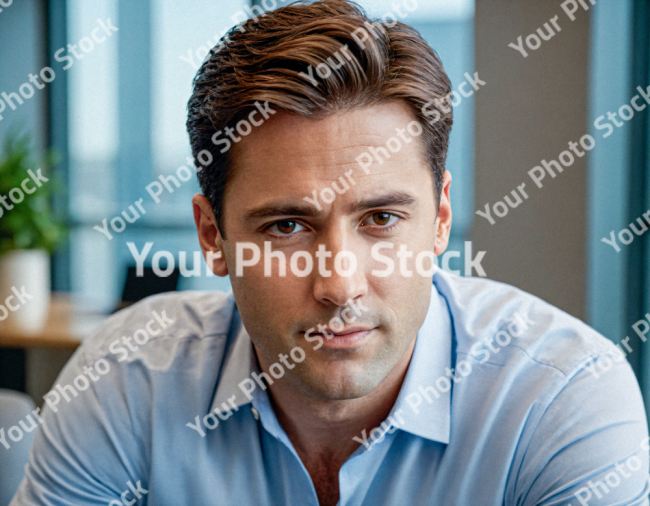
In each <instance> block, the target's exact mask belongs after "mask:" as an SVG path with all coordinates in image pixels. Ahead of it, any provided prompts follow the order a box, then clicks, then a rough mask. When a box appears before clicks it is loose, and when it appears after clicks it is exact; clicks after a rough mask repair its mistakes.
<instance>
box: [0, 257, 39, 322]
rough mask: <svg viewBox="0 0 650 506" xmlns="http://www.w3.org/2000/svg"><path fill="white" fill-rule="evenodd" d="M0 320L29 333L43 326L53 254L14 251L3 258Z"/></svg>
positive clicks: (0, 274) (0, 268)
mask: <svg viewBox="0 0 650 506" xmlns="http://www.w3.org/2000/svg"><path fill="white" fill-rule="evenodd" d="M0 306H1V307H0V320H1V321H0V323H4V324H7V325H10V326H13V327H17V328H18V329H20V330H21V331H23V332H26V333H36V332H39V331H40V330H42V329H43V327H44V326H45V322H46V320H47V316H48V311H49V308H50V256H49V254H48V253H47V251H45V250H38V249H35V250H14V251H10V252H9V253H6V254H5V255H3V256H2V257H0Z"/></svg>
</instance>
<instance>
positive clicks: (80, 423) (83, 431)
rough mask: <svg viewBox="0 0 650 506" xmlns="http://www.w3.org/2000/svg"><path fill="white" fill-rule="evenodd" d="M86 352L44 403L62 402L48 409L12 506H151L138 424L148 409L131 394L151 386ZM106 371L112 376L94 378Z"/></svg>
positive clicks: (75, 357)
mask: <svg viewBox="0 0 650 506" xmlns="http://www.w3.org/2000/svg"><path fill="white" fill-rule="evenodd" d="M83 348H84V347H83V346H82V347H81V348H80V349H79V350H78V351H77V352H76V353H75V355H73V357H72V359H71V360H70V361H69V362H68V364H67V365H66V367H65V368H64V370H63V372H62V373H61V374H60V376H59V378H58V379H57V381H56V383H55V385H54V387H53V388H52V390H51V392H53V393H50V394H48V395H47V396H46V397H48V396H49V399H50V400H51V401H52V403H53V404H54V403H55V399H56V398H57V396H58V398H59V400H58V402H57V403H56V404H54V406H53V407H52V406H49V405H48V404H47V403H46V404H44V409H43V412H42V414H41V416H42V419H43V423H42V424H41V425H40V426H39V427H38V429H37V431H36V433H35V436H34V443H33V446H32V449H31V453H30V460H29V464H28V465H27V468H26V476H25V478H24V479H23V481H22V483H21V485H20V487H19V489H18V491H17V493H16V495H15V497H14V499H13V501H12V502H11V503H10V506H32V505H34V506H36V505H39V506H45V505H46V506H63V505H66V506H68V505H75V506H79V505H99V504H102V505H106V504H113V505H114V504H122V503H121V502H120V501H121V498H123V499H124V504H133V505H135V504H138V505H141V504H146V499H147V498H146V495H145V494H143V493H141V492H140V490H146V485H145V480H146V476H145V474H144V473H145V472H146V469H147V466H146V463H145V461H144V460H145V457H144V456H145V455H147V454H149V453H148V449H147V448H146V446H147V444H148V443H147V440H146V439H145V438H143V437H142V434H141V433H140V431H139V430H138V427H141V426H142V425H141V424H140V423H139V421H138V417H139V416H143V413H146V412H147V406H146V405H143V404H146V401H145V400H144V399H142V397H144V396H143V395H142V394H140V398H138V397H137V390H138V389H136V388H134V387H133V385H134V384H140V385H142V384H145V383H146V381H142V379H143V378H142V376H141V375H142V374H146V373H144V372H142V371H140V373H139V374H138V373H137V372H136V373H135V374H138V375H139V376H140V377H139V378H129V377H128V376H127V375H126V369H121V368H120V364H119V363H117V361H116V360H114V359H112V358H110V356H106V357H104V358H99V359H97V357H95V358H94V359H89V358H88V357H87V356H86V354H85V353H84V351H83ZM100 361H103V362H100ZM107 365H108V367H109V370H108V372H105V373H104V374H100V373H99V372H97V371H98V370H100V371H106V367H107ZM89 368H92V369H91V372H90V373H89V372H88V371H89ZM83 378H85V379H83ZM93 378H95V379H93ZM138 380H139V381H138ZM86 384H87V386H86ZM68 385H70V388H69V387H68ZM130 385H131V388H129V386H130ZM55 394H56V395H55ZM138 481H140V485H141V489H140V490H139V489H138V487H137V485H138ZM129 484H131V486H129ZM125 492H126V493H125ZM134 492H137V493H138V495H140V496H141V497H140V498H138V497H136V496H135V493H134ZM122 494H124V495H122ZM111 501H115V502H111ZM131 501H133V502H131Z"/></svg>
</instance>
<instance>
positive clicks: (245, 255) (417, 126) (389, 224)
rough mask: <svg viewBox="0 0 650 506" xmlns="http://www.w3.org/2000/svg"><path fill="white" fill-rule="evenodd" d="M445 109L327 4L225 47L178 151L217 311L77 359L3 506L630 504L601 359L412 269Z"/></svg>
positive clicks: (499, 298)
mask: <svg viewBox="0 0 650 506" xmlns="http://www.w3.org/2000/svg"><path fill="white" fill-rule="evenodd" d="M449 93H450V83H449V80H448V78H447V76H446V75H445V73H444V70H443V67H442V65H441V63H440V61H439V60H438V57H437V55H436V54H435V53H434V52H433V50H431V49H430V48H429V47H428V46H427V44H426V43H425V42H424V41H423V40H422V38H421V37H420V36H419V35H418V34H417V33H416V32H415V31H414V30H412V29H410V28H409V27H407V26H405V25H403V24H399V23H392V26H391V25H390V24H389V25H380V24H378V23H376V24H372V23H371V22H369V20H367V19H366V18H365V17H364V15H363V13H362V12H361V11H360V10H358V9H357V8H356V7H355V6H354V5H353V4H349V3H346V2H344V1H341V0H325V1H323V2H317V3H315V4H313V5H292V6H288V7H285V8H282V9H279V10H277V11H274V12H272V13H269V14H268V15H266V16H263V17H260V18H259V19H257V20H250V21H248V22H247V23H245V24H244V25H243V26H241V27H239V28H238V29H237V30H234V31H232V32H231V33H230V34H229V37H228V38H227V39H226V41H225V43H224V44H223V45H222V46H220V47H218V48H216V49H215V50H213V52H212V53H211V55H210V56H209V57H208V59H207V60H206V62H205V63H204V64H203V66H202V67H201V69H200V70H199V73H198V74H197V77H196V80H195V83H194V93H193V95H192V98H191V99H190V102H189V119H188V130H189V134H190V139H191V144H192V149H193V153H194V156H195V159H196V162H197V166H198V167H199V169H197V170H198V173H199V178H200V182H201V185H202V189H203V195H196V196H195V197H194V199H193V204H194V217H195V221H196V226H197V230H198V236H199V241H200V244H201V248H202V250H203V252H204V255H205V257H206V260H207V261H208V263H209V264H211V265H212V269H213V271H214V272H215V273H216V274H218V275H220V276H225V275H230V279H231V283H232V288H233V293H232V295H224V294H220V293H216V292H215V293H199V292H185V293H178V294H168V295H161V296H157V297H153V298H149V299H146V300H145V301H143V302H141V303H139V304H136V305H135V306H133V307H131V308H129V309H127V310H125V311H122V312H120V313H118V314H117V315H115V316H114V317H112V318H110V319H109V320H108V321H107V322H106V323H105V324H104V325H103V327H102V328H101V329H100V330H99V331H97V332H96V334H95V335H94V336H93V337H92V338H91V339H89V340H88V341H86V342H84V344H83V345H82V346H81V348H80V349H79V351H78V352H77V353H76V355H75V357H74V358H73V359H72V360H71V362H70V363H69V364H68V366H67V367H66V369H65V371H64V372H63V373H62V375H61V377H60V378H59V380H58V381H57V387H56V389H54V390H53V391H52V392H50V394H48V396H46V403H47V407H46V409H45V413H44V415H43V419H44V424H43V425H42V426H41V427H40V428H39V430H38V433H37V434H36V438H35V443H34V448H33V452H32V457H31V462H30V465H29V466H28V469H27V477H26V479H25V481H24V482H23V484H22V485H21V488H20V490H19V492H18V495H17V496H16V499H15V500H14V503H13V504H14V505H25V504H52V505H54V504H56V505H59V504H106V503H107V502H108V503H109V504H135V503H136V502H137V503H138V504H156V505H179V504H193V505H194V504H197V505H253V504H254V505H301V506H303V505H313V506H316V505H328V506H330V505H336V504H340V505H368V506H371V505H372V506H378V505H400V506H401V505H459V506H468V505H488V504H489V505H497V504H498V505H501V504H503V505H512V506H514V505H566V504H591V505H596V504H598V505H613V504H626V505H632V504H634V505H644V504H648V500H647V496H648V490H649V489H648V485H647V475H648V441H649V440H648V437H647V427H646V422H645V412H644V408H643V404H642V400H641V396H640V393H639V389H638V385H637V383H636V381H635V379H634V376H633V373H632V371H631V369H630V367H629V365H628V364H627V363H626V362H625V360H624V359H623V358H622V355H621V353H620V351H619V350H618V349H617V348H616V347H615V346H613V345H612V344H611V343H610V342H609V341H608V340H606V339H605V338H603V337H601V336H600V335H598V334H597V333H596V332H595V331H593V330H592V329H590V328H588V327H587V326H585V325H584V324H582V323H581V322H579V321H578V320H576V319H574V318H572V317H570V316H568V315H567V314H565V313H563V312H561V311H560V310H558V309H555V308H553V307H551V306H549V305H548V304H546V303H544V302H543V301H541V300H539V299H537V298H535V297H533V296H530V295H528V294H525V293H522V292H521V291H519V290H517V289H514V288H511V287H508V286H505V285H502V284H499V283H495V282H491V281H487V280H480V279H469V278H459V277H455V276H452V275H450V274H447V273H444V272H442V271H440V270H438V269H437V268H435V267H434V266H433V265H432V264H433V254H434V253H435V255H440V254H441V253H442V252H443V251H444V250H445V248H446V247H447V243H448V239H449V231H450V227H451V205H450V200H449V188H450V183H451V176H450V175H449V173H448V172H445V171H444V164H445V155H446V150H447V143H448V136H449V131H450V129H451V124H452V116H451V110H450V107H449V106H448V101H449V100H448V99H449ZM93 375H94V376H93ZM88 378H90V379H88ZM73 391H74V392H73ZM64 400H65V402H64Z"/></svg>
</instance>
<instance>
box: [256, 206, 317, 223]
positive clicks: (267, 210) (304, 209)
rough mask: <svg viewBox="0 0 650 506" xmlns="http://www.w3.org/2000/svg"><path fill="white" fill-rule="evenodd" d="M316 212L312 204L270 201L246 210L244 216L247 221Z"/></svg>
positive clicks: (311, 214)
mask: <svg viewBox="0 0 650 506" xmlns="http://www.w3.org/2000/svg"><path fill="white" fill-rule="evenodd" d="M317 214H318V211H317V210H316V208H315V207H314V206H312V205H309V204H305V205H299V204H295V203H291V204H289V203H282V202H278V203H271V204H265V205H263V206H260V207H256V208H254V209H251V210H250V211H248V212H247V213H246V214H245V215H244V218H245V219H246V220H248V221H251V220H256V219H259V218H267V217H269V216H306V217H314V216H316V215H317Z"/></svg>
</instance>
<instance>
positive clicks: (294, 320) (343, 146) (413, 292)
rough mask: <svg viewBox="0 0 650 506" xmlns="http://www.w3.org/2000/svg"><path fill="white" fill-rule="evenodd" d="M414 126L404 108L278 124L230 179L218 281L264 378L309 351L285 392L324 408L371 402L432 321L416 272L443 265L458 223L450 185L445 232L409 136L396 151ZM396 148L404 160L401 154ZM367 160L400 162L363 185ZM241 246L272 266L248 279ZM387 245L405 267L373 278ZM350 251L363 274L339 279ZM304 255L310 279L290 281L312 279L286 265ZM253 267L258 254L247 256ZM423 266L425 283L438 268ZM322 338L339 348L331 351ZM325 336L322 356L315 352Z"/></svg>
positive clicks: (279, 117)
mask: <svg viewBox="0 0 650 506" xmlns="http://www.w3.org/2000/svg"><path fill="white" fill-rule="evenodd" d="M414 120H415V117H414V116H413V115H412V113H411V112H410V110H409V109H408V107H407V106H406V105H405V104H402V103H399V102H393V103H390V104H385V105H380V106H373V107H368V108H364V109H360V110H354V111H349V112H345V113H339V114H335V115H332V116H330V117H328V118H326V119H321V120H310V119H305V118H303V117H300V116H293V115H288V114H284V113H277V114H276V115H275V116H274V117H273V118H272V119H271V120H269V121H267V122H265V123H264V124H263V125H262V126H260V127H257V128H255V129H254V130H253V132H252V133H251V134H250V135H249V136H248V137H245V138H244V139H243V140H242V141H241V142H240V143H239V144H238V145H237V148H236V152H235V153H233V159H234V161H235V163H234V167H233V175H232V178H231V180H230V181H229V183H228V186H227V190H226V193H225V196H224V206H223V209H224V218H223V226H224V231H225V234H226V237H227V240H223V239H222V238H221V236H220V235H219V234H218V233H216V232H215V236H214V243H215V244H216V248H217V249H219V250H221V251H222V252H223V254H224V258H225V262H222V263H221V267H217V269H216V270H220V272H217V273H218V274H225V273H226V271H227V272H228V273H229V274H230V281H231V283H232V287H233V293H234V296H235V300H236V302H237V307H238V309H239V312H240V314H241V317H242V321H243V323H244V326H245V327H246V330H247V331H248V333H249V334H250V336H251V339H252V341H253V343H254V345H255V347H256V349H257V351H258V356H259V359H260V363H261V364H262V366H263V368H264V364H266V365H267V367H268V364H271V363H273V362H278V361H279V360H278V357H279V355H280V354H284V355H288V354H289V352H290V350H291V349H292V348H294V347H296V346H299V347H301V348H302V349H303V350H304V352H305V354H306V358H305V360H304V361H302V362H300V363H298V364H296V365H295V367H294V368H292V369H288V368H287V367H285V368H284V369H285V376H284V378H285V379H282V381H287V380H288V381H293V382H294V383H295V384H296V385H297V386H298V387H299V388H300V389H301V390H302V391H303V392H306V393H307V394H309V395H312V396H314V397H317V398H321V399H351V398H357V397H361V396H364V395H366V394H368V393H370V392H371V391H372V390H373V389H374V388H376V387H377V386H378V385H379V383H380V382H381V381H382V380H383V379H384V378H385V377H386V376H387V375H388V373H389V372H390V371H391V370H392V369H393V367H395V365H396V364H397V362H398V361H399V360H400V359H401V358H402V357H403V356H404V354H405V352H406V351H407V350H408V349H409V346H410V345H411V343H412V342H413V340H414V339H415V336H416V334H417V331H418V329H419V328H420V326H421V325H422V322H423V321H424V318H425V316H426V313H427V309H428V306H429V301H430V295H431V277H430V276H422V275H420V274H418V272H417V270H416V267H415V259H416V257H417V255H418V253H419V252H421V251H434V250H435V252H436V254H440V253H442V251H444V249H445V248H446V245H447V240H448V233H449V225H450V223H451V210H450V208H449V201H448V197H449V194H448V192H449V182H448V179H449V177H448V175H446V178H445V188H444V192H443V196H442V198H441V213H440V220H436V206H435V199H434V188H433V176H432V173H431V169H430V167H429V164H428V163H427V162H426V160H425V157H424V154H423V150H422V146H421V139H420V138H415V137H413V135H412V134H410V133H408V132H403V133H402V134H401V135H403V136H404V137H403V138H400V136H399V135H398V134H397V133H396V132H397V129H401V130H406V128H407V125H409V123H411V122H412V121H414ZM411 131H412V132H415V131H416V130H415V129H414V128H412V129H411ZM391 137H397V138H399V139H400V143H401V149H399V150H398V151H396V152H391V151H390V150H389V149H388V148H387V142H388V141H389V139H390V138H391ZM404 138H406V139H409V141H408V142H406V141H405V140H404ZM390 146H391V147H392V148H393V149H395V147H396V146H397V144H395V143H394V142H393V143H392V144H391V145H390ZM370 147H376V148H384V149H386V151H387V152H388V153H390V158H389V159H385V154H384V157H383V158H382V160H383V162H382V163H378V162H377V161H376V159H375V161H374V162H373V163H370V164H368V165H369V166H367V167H366V170H367V171H368V174H366V171H364V170H363V169H362V167H361V166H360V165H359V164H358V162H357V161H355V159H356V158H357V157H359V156H360V155H362V154H363V153H364V152H369V148H370ZM366 159H368V158H366ZM346 173H347V175H346ZM333 185H336V187H334V186H333ZM323 190H324V192H323ZM336 190H338V192H337V191H336ZM314 191H315V192H316V195H314ZM321 192H323V193H321ZM339 192H340V193H339ZM332 196H333V197H334V198H333V200H332ZM305 197H309V198H310V199H311V200H312V201H313V200H316V202H317V203H316V204H315V203H312V202H310V201H308V200H305ZM328 201H329V202H328ZM205 202H207V201H204V204H205ZM206 207H207V206H206ZM207 214H211V212H210V211H208V213H207ZM212 219H213V218H212ZM441 221H442V224H441V223H440V222H441ZM199 235H200V236H201V228H199ZM265 241H270V244H271V248H272V250H273V251H278V252H282V253H283V254H284V255H285V257H286V265H287V270H286V276H285V277H281V276H279V268H278V260H277V259H276V258H273V259H272V261H271V267H272V271H271V275H270V276H265V272H264V271H265V266H264V242H265ZM244 242H245V243H254V244H256V245H257V246H258V247H259V249H260V251H261V252H262V258H261V260H260V261H259V262H258V263H257V265H254V266H251V267H246V268H244V270H243V276H241V277H238V276H236V269H235V266H236V261H235V260H236V255H237V247H236V245H237V243H244ZM379 242H389V243H392V244H393V245H394V246H393V247H392V249H389V248H383V249H381V251H380V253H381V255H383V256H385V257H388V258H390V259H392V261H393V262H394V264H395V270H394V272H393V273H392V274H391V275H389V276H386V277H381V276H377V275H373V274H372V271H373V270H376V271H385V270H386V263H385V262H384V261H381V260H380V259H379V256H378V255H377V254H374V255H373V254H372V253H371V250H372V248H373V245H375V244H377V243H379ZM321 245H322V246H321ZM402 245H404V246H405V247H406V250H407V251H409V252H413V256H412V257H410V258H406V259H405V261H406V267H407V269H408V270H410V271H411V272H412V275H411V276H410V277H409V276H405V275H404V274H403V273H402V272H400V261H401V260H400V258H399V257H398V255H397V254H398V252H399V250H400V247H401V246H402ZM319 246H320V247H321V249H323V248H324V250H325V251H327V252H330V253H331V257H329V258H326V259H324V260H322V261H324V262H325V265H324V268H325V270H327V271H328V272H330V273H331V274H330V275H329V276H327V275H326V273H325V270H323V269H319V266H318V264H319V260H318V258H317V255H316V253H317V251H318V249H319ZM205 249H206V248H204V250H205ZM213 249H215V248H213ZM344 250H345V251H349V252H351V253H352V254H353V255H354V256H355V257H356V260H357V267H356V269H355V270H354V272H353V273H352V274H351V275H348V274H349V273H346V272H343V270H344V269H345V268H346V267H350V264H348V263H347V262H346V261H341V263H340V265H339V272H337V270H336V269H335V266H334V259H335V257H336V256H337V254H338V253H339V252H341V251H344ZM297 251H304V252H307V253H308V254H309V255H310V256H311V257H312V259H313V264H314V267H313V269H312V270H311V273H310V274H309V275H306V276H303V277H299V276H297V275H296V273H295V272H294V271H297V270H298V269H303V268H304V267H305V266H306V263H305V260H304V259H300V260H298V262H297V265H296V268H295V269H293V270H292V269H291V266H290V259H291V257H292V255H293V254H294V253H295V252H297ZM251 256H252V253H251V251H247V252H246V254H245V255H244V257H245V258H246V259H250V258H251ZM423 265H424V269H429V268H430V259H425V260H424V262H423ZM421 270H422V269H421ZM319 271H322V272H319ZM349 301H353V302H354V303H355V308H356V311H347V312H346V313H345V316H346V317H347V318H346V319H347V320H348V322H347V323H345V324H344V325H345V326H344V328H343V329H340V327H339V328H337V329H335V330H332V329H331V328H330V327H329V326H328V323H329V322H330V320H331V319H332V318H333V317H336V316H339V317H341V312H342V311H343V310H344V309H346V308H347V307H348V306H349ZM362 307H365V308H368V309H367V310H364V309H361V308H362ZM353 318H354V319H355V320H354V321H351V320H352V319H353ZM342 320H343V319H342ZM319 324H320V325H322V326H324V327H321V329H322V330H323V333H320V332H319V331H318V329H319V327H318V326H319ZM309 329H316V330H315V331H312V332H311V334H309V337H310V338H311V339H312V341H308V340H307V339H306V332H307V331H308V330H309ZM324 332H328V333H329V334H336V335H335V336H334V337H333V338H331V339H328V338H327V337H326V335H324ZM319 335H320V337H322V340H323V343H324V344H323V346H322V347H319V348H318V349H314V348H315V347H317V345H318V340H317V338H318V337H319ZM289 360H291V359H289Z"/></svg>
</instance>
